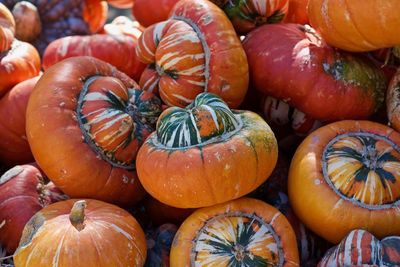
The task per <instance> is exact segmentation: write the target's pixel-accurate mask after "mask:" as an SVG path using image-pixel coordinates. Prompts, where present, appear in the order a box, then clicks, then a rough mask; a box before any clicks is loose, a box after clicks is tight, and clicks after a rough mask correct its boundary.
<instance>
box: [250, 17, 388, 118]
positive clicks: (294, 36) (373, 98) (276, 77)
mask: <svg viewBox="0 0 400 267" xmlns="http://www.w3.org/2000/svg"><path fill="white" fill-rule="evenodd" d="M243 45H244V49H245V51H246V54H247V58H248V62H249V68H250V81H251V83H252V84H253V85H254V88H255V89H257V90H259V91H261V92H263V93H264V94H265V95H267V96H271V97H273V98H276V99H279V100H283V101H285V102H287V103H288V104H289V105H290V106H292V107H294V108H297V109H298V110H299V111H301V112H302V113H304V114H307V115H308V116H310V117H311V118H313V119H316V120H321V121H333V120H341V119H364V118H367V117H369V116H370V115H372V114H373V113H374V112H375V111H376V110H378V108H379V107H380V105H381V104H382V103H383V101H384V92H385V91H386V88H387V83H386V79H385V76H384V74H383V72H382V71H381V70H380V69H378V68H377V67H376V66H375V65H374V64H373V63H372V62H370V61H369V60H367V59H365V58H364V57H358V56H356V55H353V54H350V53H345V52H340V51H337V50H335V49H334V48H332V47H330V46H328V45H327V44H326V43H325V42H324V41H323V40H322V39H321V38H320V36H319V35H318V34H317V33H316V32H315V31H314V30H313V29H312V28H310V27H308V26H303V25H300V24H290V23H287V24H286V23H285V24H283V23H280V24H268V25H264V26H261V27H259V28H257V29H255V30H254V31H252V32H251V33H249V34H248V35H247V37H246V39H245V40H244V42H243Z"/></svg>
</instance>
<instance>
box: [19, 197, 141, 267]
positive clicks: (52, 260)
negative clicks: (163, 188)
mask: <svg viewBox="0 0 400 267" xmlns="http://www.w3.org/2000/svg"><path fill="white" fill-rule="evenodd" d="M145 259H146V239H145V235H144V233H143V230H142V229H141V228H140V225H139V224H138V222H137V221H136V220H135V218H133V217H132V216H131V215H130V214H129V213H128V212H127V211H125V210H123V209H121V208H119V207H116V206H114V205H111V204H108V203H105V202H102V201H98V200H91V199H88V200H79V201H77V200H74V199H71V200H67V201H61V202H57V203H54V204H52V205H49V206H47V207H45V208H44V209H42V210H40V211H39V212H38V213H36V214H35V215H34V216H33V217H32V218H31V219H30V220H29V222H28V223H27V224H26V226H25V228H24V231H23V234H22V238H21V242H20V243H19V246H18V249H17V251H16V252H15V254H14V263H15V266H16V267H23V266H43V267H50V266H59V267H67V266H76V267H83V266H84V267H106V266H126V267H141V266H144V262H145Z"/></svg>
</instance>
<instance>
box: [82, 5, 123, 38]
mask: <svg viewBox="0 0 400 267" xmlns="http://www.w3.org/2000/svg"><path fill="white" fill-rule="evenodd" d="M117 1H118V0H117ZM82 5H83V9H82V16H83V19H84V20H85V22H86V23H87V24H88V25H89V29H90V32H91V33H96V32H97V31H98V30H100V29H101V28H102V27H103V25H104V24H105V23H106V21H107V12H108V5H107V2H106V1H103V0H84V1H83V4H82Z"/></svg>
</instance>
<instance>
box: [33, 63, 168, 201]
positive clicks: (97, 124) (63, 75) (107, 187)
mask: <svg viewBox="0 0 400 267" xmlns="http://www.w3.org/2000/svg"><path fill="white" fill-rule="evenodd" d="M136 88H137V84H136V83H135V82H134V81H133V80H132V79H130V78H129V77H128V76H127V75H125V74H123V73H122V72H119V71H118V70H117V69H116V68H114V67H112V66H111V65H109V64H107V63H105V62H103V61H101V60H98V59H96V58H92V57H73V58H69V59H65V60H63V61H61V62H59V63H57V64H56V65H54V66H52V67H51V68H49V69H48V70H47V71H46V72H45V74H44V75H43V76H42V78H41V79H40V80H39V82H38V84H37V85H36V87H35V90H34V91H33V93H32V95H31V97H30V99H29V103H28V109H27V136H28V142H29V144H30V145H31V149H32V153H33V155H34V157H35V159H36V161H37V162H38V164H39V166H40V167H41V168H42V169H43V171H44V172H45V173H46V175H47V176H48V177H49V179H50V180H52V181H53V182H54V183H55V184H56V185H57V186H59V187H60V189H61V190H63V191H64V192H65V193H66V194H68V195H69V196H71V197H90V198H95V199H100V200H104V201H108V202H112V203H117V204H120V205H129V204H133V203H135V202H136V201H138V200H140V199H141V198H142V197H143V195H144V192H143V188H142V186H141V185H140V182H139V180H138V179H137V177H136V173H135V171H134V168H135V158H136V153H137V150H138V149H139V146H140V145H141V143H142V142H144V140H145V138H146V137H147V136H148V135H149V134H150V133H151V132H152V131H153V130H154V128H155V122H156V120H157V117H158V115H159V114H160V113H161V101H160V100H159V99H158V98H157V97H155V96H153V95H152V94H151V93H148V92H143V91H140V90H137V89H136ZM50 132H51V133H52V134H51V135H47V134H43V133H50Z"/></svg>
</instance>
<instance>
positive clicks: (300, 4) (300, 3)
mask: <svg viewBox="0 0 400 267" xmlns="http://www.w3.org/2000/svg"><path fill="white" fill-rule="evenodd" d="M308 1H309V0H289V10H288V13H287V16H286V18H285V20H284V22H289V23H290V22H291V23H299V24H308V23H309V19H308V12H307V6H308Z"/></svg>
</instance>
